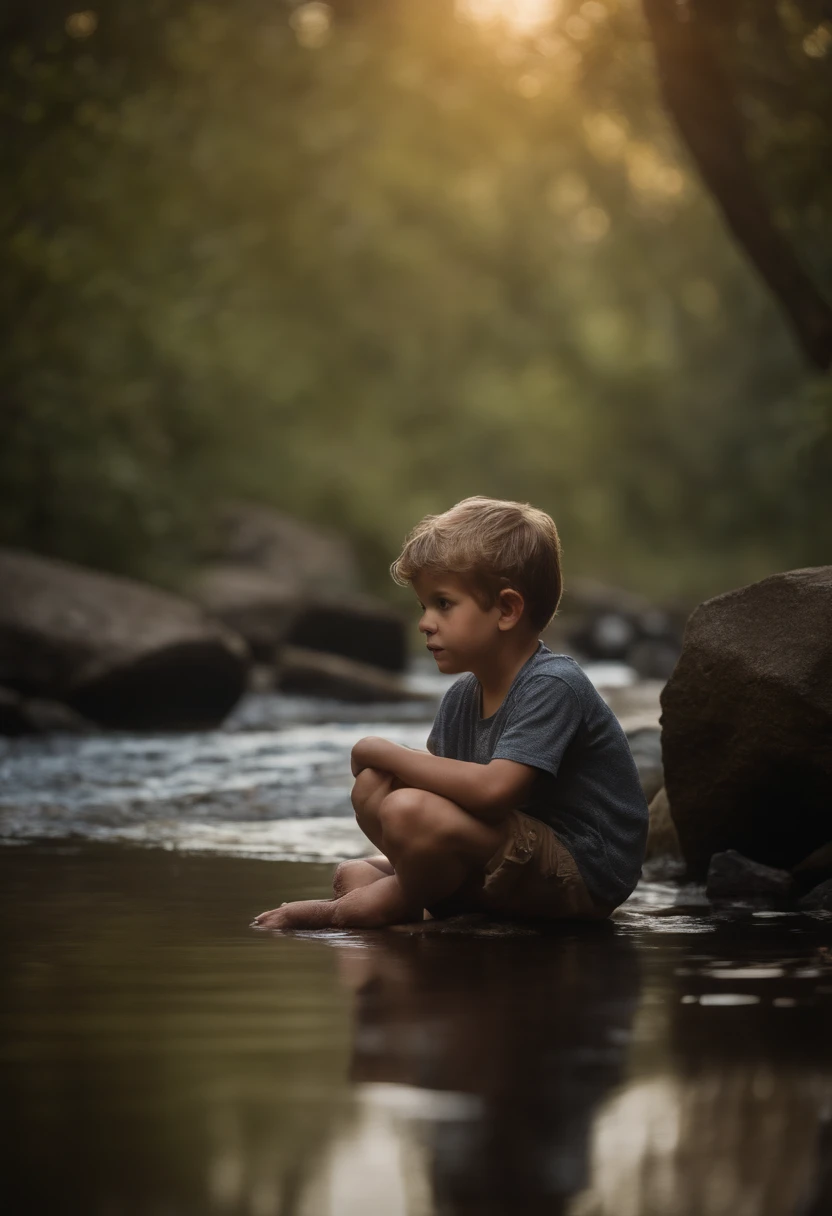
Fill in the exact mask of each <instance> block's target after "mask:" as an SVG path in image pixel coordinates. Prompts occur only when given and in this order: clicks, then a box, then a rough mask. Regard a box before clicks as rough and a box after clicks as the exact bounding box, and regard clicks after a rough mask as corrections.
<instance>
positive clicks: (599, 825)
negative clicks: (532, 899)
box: [427, 642, 648, 904]
mask: <svg viewBox="0 0 832 1216" xmlns="http://www.w3.org/2000/svg"><path fill="white" fill-rule="evenodd" d="M481 691H482V690H481V688H480V683H479V680H478V679H477V677H476V676H475V675H473V674H472V673H469V674H467V675H464V676H461V677H460V678H459V679H458V680H457V681H456V683H455V684H453V685H452V686H451V687H450V688H449V689H448V691H447V692H446V693H445V696H444V697H443V698H442V704H441V705H440V706H439V712H438V714H437V715H436V721H435V722H434V724H433V727H432V729H431V732H430V735H429V737H428V743H427V746H428V751H429V752H433V754H434V755H435V756H447V757H450V758H451V759H452V760H468V761H473V762H475V763H477V764H488V762H489V761H490V760H516V761H517V762H518V763H520V764H528V765H531V766H532V768H536V769H538V770H539V772H538V776H537V778H536V780H535V783H534V785H533V786H532V790H531V794H530V795H529V799H528V802H527V803H525V804H524V805H523V806H521V807H519V808H518V809H519V810H522V811H523V812H525V814H527V815H533V816H534V817H535V818H536V819H542V820H543V822H544V823H548V824H550V825H551V827H553V828H554V830H555V832H556V833H557V835H558V837H559V839H560V840H562V841H563V843H564V844H565V845H566V847H567V849H569V852H570V853H571V854H572V856H573V857H574V858H575V861H576V862H577V865H578V869H579V870H580V872H581V874H582V876H583V879H584V882H585V883H586V885H587V887H588V889H589V891H590V892H591V894H592V895H594V896H595V897H596V899H598V900H601V901H603V902H609V903H616V904H619V903H621V902H623V900H625V899H626V898H627V896H628V895H629V894H630V892H631V891H632V890H633V888H634V887H635V885H636V883H637V882H638V879H639V875H640V873H641V864H642V862H643V860H644V849H645V845H646V842H647V821H648V815H647V803H646V801H645V798H644V793H643V792H642V788H641V783H640V782H639V778H638V772H637V770H636V766H635V761H634V760H633V757H632V753H631V752H630V746H629V744H628V743H627V736H626V735H625V734H624V731H623V730H622V729H621V725H620V723H619V722H618V719H617V718H616V717H615V715H614V714H613V712H612V710H611V709H610V708H609V706H608V705H607V704H606V702H605V701H604V699H603V698H602V697H601V696H600V694H599V693H598V691H597V690H596V688H595V686H594V685H593V684H592V682H591V680H590V679H589V677H588V676H587V675H586V674H585V673H584V672H583V671H582V669H581V668H580V666H579V665H578V664H577V663H576V662H575V660H574V659H571V658H569V656H568V655H565V654H553V652H552V651H551V650H549V648H548V646H545V645H544V644H543V642H540V643H539V645H538V648H537V650H536V651H535V653H534V654H533V655H532V656H531V658H530V659H528V660H527V661H526V662H525V663H524V664H523V666H522V667H521V668H520V670H519V671H518V673H517V675H516V676H515V677H514V680H513V682H512V685H511V688H510V689H509V690H508V693H507V694H506V697H505V700H504V701H503V703H502V705H501V706H500V708H499V709H498V710H497V712H496V713H495V714H492V716H491V717H490V718H482V717H480V712H481Z"/></svg>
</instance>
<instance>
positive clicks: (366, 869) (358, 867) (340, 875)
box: [332, 857, 393, 899]
mask: <svg viewBox="0 0 832 1216" xmlns="http://www.w3.org/2000/svg"><path fill="white" fill-rule="evenodd" d="M392 873H393V866H392V865H391V863H390V862H389V861H388V860H387V858H386V857H361V858H358V859H356V860H355V861H340V862H339V863H338V865H337V866H336V867H335V873H334V874H333V876H332V890H333V894H334V895H335V898H336V899H337V898H338V897H339V896H341V895H348V894H349V893H350V891H357V890H358V888H359V887H367V886H369V885H370V883H371V882H378V880H379V879H380V878H386V877H388V876H389V875H390V874H392Z"/></svg>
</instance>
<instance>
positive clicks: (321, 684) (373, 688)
mask: <svg viewBox="0 0 832 1216" xmlns="http://www.w3.org/2000/svg"><path fill="white" fill-rule="evenodd" d="M275 686H276V687H277V688H278V689H279V690H280V691H281V692H284V693H290V694H294V695H296V696H306V697H331V698H332V699H334V700H336V701H359V702H361V701H363V702H373V701H424V702H425V703H432V702H433V701H434V698H433V697H430V696H428V695H426V694H424V693H417V692H413V691H411V690H410V689H409V688H407V687H406V686H405V684H404V683H403V681H402V680H401V679H400V678H399V677H398V676H396V675H393V674H392V673H391V672H389V671H382V670H380V669H379V668H378V667H371V666H370V665H369V664H368V663H358V662H356V661H355V660H354V659H345V658H344V657H343V656H341V655H335V654H323V653H322V652H320V651H316V650H305V649H303V648H302V647H299V646H286V647H285V648H284V649H283V650H282V652H281V655H280V662H279V664H278V667H277V670H276V673H275Z"/></svg>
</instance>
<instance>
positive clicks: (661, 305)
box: [0, 0, 832, 594]
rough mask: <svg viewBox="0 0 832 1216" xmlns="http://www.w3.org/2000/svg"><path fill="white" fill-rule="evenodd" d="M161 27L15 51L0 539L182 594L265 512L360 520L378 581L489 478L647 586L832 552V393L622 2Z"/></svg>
mask: <svg viewBox="0 0 832 1216" xmlns="http://www.w3.org/2000/svg"><path fill="white" fill-rule="evenodd" d="M131 9H132V14H131V12H130V10H131ZM141 11H142V13H143V14H144V18H143V20H144V25H143V26H141V23H140V21H139V18H138V16H137V13H138V10H137V9H136V8H135V6H128V5H126V4H112V5H111V6H110V10H109V11H108V12H103V13H102V14H101V15H100V16H99V17H98V24H97V26H96V27H95V28H94V29H92V30H89V29H87V30H86V32H85V31H84V30H82V29H80V27H79V28H76V29H75V30H74V33H73V32H70V33H66V32H64V33H62V34H61V36H60V38H54V39H53V40H52V41H50V38H51V37H53V36H52V35H49V36H46V35H44V36H43V37H40V36H37V37H36V36H35V35H32V36H31V37H30V38H29V39H28V41H26V40H24V41H23V42H21V41H20V40H19V39H18V40H12V43H10V44H9V45H7V46H6V48H5V50H6V54H7V72H6V84H5V85H4V86H2V89H3V91H2V96H1V97H0V106H1V107H2V116H3V129H4V131H5V132H6V134H7V136H8V138H7V141H6V146H7V147H8V148H9V149H10V151H11V156H12V160H13V165H12V168H13V172H14V177H15V183H16V185H15V190H14V192H13V194H12V196H11V197H10V198H9V199H7V200H6V201H5V202H4V203H3V204H2V205H1V207H2V209H0V240H1V241H2V245H0V258H2V265H3V276H2V286H0V317H2V320H3V322H4V324H5V326H6V329H7V332H9V333H11V335H12V341H11V342H10V343H9V344H8V346H7V348H6V350H5V352H4V353H3V355H2V360H3V369H2V370H3V383H4V386H5V387H4V390H3V392H4V398H5V400H4V402H3V414H2V420H1V421H0V527H1V528H2V539H4V540H6V541H8V542H11V543H15V544H20V545H28V546H32V547H34V548H37V549H40V550H42V551H45V552H51V553H56V554H59V555H63V556H67V557H70V558H73V559H76V560H81V561H86V562H90V563H92V564H94V565H99V566H102V567H106V568H112V569H119V570H124V571H129V572H136V573H139V574H149V575H150V576H151V577H154V578H157V579H161V580H163V581H176V579H177V577H180V576H181V575H182V573H183V572H184V568H185V567H186V566H187V564H188V563H191V562H193V561H194V560H196V559H197V558H198V554H199V551H200V547H201V545H202V543H203V539H204V537H205V535H206V533H207V532H208V531H209V530H210V525H211V518H212V514H213V511H214V509H215V507H216V505H217V504H218V503H219V502H220V501H221V500H222V499H223V498H225V497H228V496H235V497H240V496H248V497H250V498H257V499H261V500H263V501H266V502H272V503H274V504H275V505H278V506H280V507H283V508H286V509H288V510H290V511H293V512H295V513H296V514H298V515H300V516H303V517H307V518H311V519H314V520H318V521H320V522H324V523H328V524H330V525H334V526H337V527H341V528H343V529H345V530H346V531H347V532H348V533H349V534H351V535H352V536H353V537H354V538H355V539H356V540H357V541H358V542H359V544H360V547H361V552H362V553H363V554H364V558H365V564H366V568H367V573H368V576H369V577H370V579H371V580H372V581H374V582H375V585H377V586H378V587H379V588H382V587H384V586H385V585H386V583H385V579H386V575H385V571H386V566H387V563H388V562H389V561H390V559H391V557H392V556H393V555H394V553H395V551H396V550H397V546H398V545H399V543H400V541H401V538H402V536H403V534H404V532H405V531H406V530H407V529H408V528H409V527H410V526H411V525H412V524H413V523H414V522H415V521H416V519H418V518H419V517H420V515H421V514H423V513H424V512H426V511H429V510H441V509H443V508H444V507H446V506H448V505H450V504H451V503H452V502H454V501H456V500H457V499H459V498H461V497H463V496H465V495H466V494H471V493H487V494H494V495H498V496H506V497H512V498H521V499H524V500H526V499H528V500H531V501H533V502H535V503H536V504H538V505H540V506H542V507H544V508H545V509H547V510H549V511H551V512H552V514H553V515H554V517H555V519H556V520H557V522H558V525H559V528H560V530H561V534H562V537H563V541H564V549H565V557H566V561H567V569H568V571H569V572H572V573H577V572H579V571H582V572H586V573H595V574H598V575H602V576H605V577H609V578H612V579H617V580H619V581H622V582H624V583H626V584H629V585H631V586H641V587H643V588H645V589H647V590H652V591H654V592H657V593H668V592H683V593H688V594H707V593H710V592H712V591H715V590H719V589H721V588H724V587H725V586H733V585H737V584H738V583H740V582H743V581H746V580H748V579H750V578H754V577H759V576H761V575H763V574H765V573H768V572H770V571H771V570H773V569H776V568H783V567H787V566H791V565H796V564H808V563H813V562H820V561H823V560H826V559H827V558H828V553H829V544H830V540H832V524H830V523H829V520H830V517H832V511H830V507H832V502H830V496H831V495H832V492H831V491H830V488H829V485H828V484H827V483H828V481H829V480H830V479H829V478H827V477H825V476H824V472H825V470H826V468H827V465H826V463H825V462H826V460H827V458H828V450H829V435H830V434H832V426H830V419H829V398H828V393H827V392H826V388H825V386H822V387H821V388H820V389H811V388H805V387H804V385H803V372H802V369H801V367H800V364H799V361H798V358H797V356H796V354H795V353H794V351H793V349H792V347H791V344H790V339H789V338H788V336H787V334H786V332H785V330H784V327H783V325H782V323H781V321H780V319H779V317H778V315H777V313H776V310H775V308H774V306H773V305H771V304H770V303H769V301H768V299H767V297H766V295H765V293H764V291H763V289H762V288H761V287H760V285H759V284H758V283H757V281H756V279H755V277H754V274H753V272H752V271H751V270H750V269H749V268H748V267H747V266H746V265H745V264H744V263H743V262H742V261H741V259H740V258H739V256H738V255H737V254H736V252H735V250H734V249H733V247H732V246H731V244H730V242H729V240H728V238H727V237H726V236H725V234H724V232H723V231H722V228H721V225H720V222H719V220H718V218H717V217H716V215H715V214H714V211H713V208H712V206H711V205H710V203H709V201H708V200H707V199H706V198H704V197H703V195H702V192H701V190H700V188H699V187H698V185H697V183H696V181H695V180H694V179H693V177H692V175H691V173H690V172H689V170H688V169H687V167H686V165H685V163H684V160H683V159H682V158H681V157H680V153H679V151H678V149H677V147H676V145H675V142H674V139H673V137H672V134H671V132H670V130H669V129H668V126H667V124H666V122H665V120H664V118H663V116H662V114H661V111H660V108H659V106H658V102H657V100H656V96H655V89H654V85H653V79H652V67H651V58H650V49H649V46H648V45H647V43H646V41H645V34H644V30H643V28H642V25H641V22H640V21H639V20H638V18H637V15H636V14H635V13H634V11H633V8H632V6H631V5H625V4H616V3H614V2H613V0H608V3H606V4H602V3H600V2H599V3H595V4H590V5H586V4H584V5H583V6H582V7H581V8H580V10H579V9H578V6H577V5H564V6H563V7H562V10H561V12H560V15H559V18H558V22H557V24H556V25H554V26H552V27H551V28H544V29H540V30H537V31H535V32H533V33H532V34H529V35H527V36H524V37H519V36H518V35H517V34H516V33H513V34H509V33H507V32H506V31H502V32H501V31H499V30H490V29H488V28H487V27H482V26H477V25H476V24H475V23H473V22H471V21H464V20H458V19H456V18H455V16H454V13H453V10H452V6H450V5H414V4H412V3H411V4H404V3H402V4H393V3H390V4H388V5H384V6H380V7H379V6H376V5H373V4H367V5H364V6H362V5H360V4H352V5H350V6H348V11H347V12H346V13H345V14H344V15H343V17H341V6H336V9H335V12H336V14H337V15H338V16H339V18H341V19H338V20H335V21H332V20H331V18H332V16H333V10H332V9H330V8H328V7H327V6H326V5H321V4H300V5H294V6H291V5H283V6H281V5H280V4H279V3H277V0H275V3H272V4H269V5H265V6H264V5H259V4H256V3H255V2H254V0H250V3H248V4H241V5H235V6H228V5H225V4H219V3H207V2H204V3H199V4H185V3H181V4H175V3H165V4H157V5H156V6H151V7H149V8H147V7H145V8H143V9H142V10H141ZM586 14H590V15H589V16H587V15H586ZM76 16H77V15H76ZM82 16H83V14H82ZM575 21H578V22H582V23H583V24H578V25H576V24H575ZM570 22H571V23H572V24H571V25H570ZM82 24H83V23H82ZM140 26H141V28H140ZM67 29H70V30H71V26H68V27H67ZM81 35H82V36H81ZM824 445H825V446H824Z"/></svg>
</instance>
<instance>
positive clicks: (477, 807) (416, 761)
mask: <svg viewBox="0 0 832 1216" xmlns="http://www.w3.org/2000/svg"><path fill="white" fill-rule="evenodd" d="M363 768H380V769H384V770H385V771H386V772H388V773H392V774H393V775H394V776H395V777H397V778H398V779H399V781H401V783H402V785H406V786H410V787H411V788H413V789H417V790H427V791H428V793H431V794H439V795H440V796H441V797H443V798H449V799H450V801H451V802H455V803H456V804H457V806H461V807H462V809H463V810H465V811H467V812H468V814H469V815H473V816H474V817H475V818H476V819H482V820H484V821H485V822H486V823H499V821H500V820H501V819H504V818H505V817H506V815H507V814H508V813H509V811H512V810H514V809H515V808H516V807H518V806H520V805H521V804H522V803H523V802H525V800H526V797H527V795H528V793H529V791H530V790H531V787H532V785H533V783H534V779H535V777H536V776H537V769H535V768H532V767H531V766H530V765H528V764H518V763H517V762H516V761H514V760H492V761H491V762H490V763H489V764H472V763H469V762H468V761H467V760H449V759H447V758H446V757H444V756H432V755H431V754H430V752H417V751H413V750H412V749H411V748H409V747H401V746H400V745H399V744H398V743H391V742H390V740H389V739H380V738H378V737H376V736H375V735H368V736H367V737H366V738H365V739H359V741H358V743H356V745H355V747H354V748H353V749H352V771H353V775H354V776H357V775H358V773H359V772H360V771H361V769H363Z"/></svg>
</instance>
